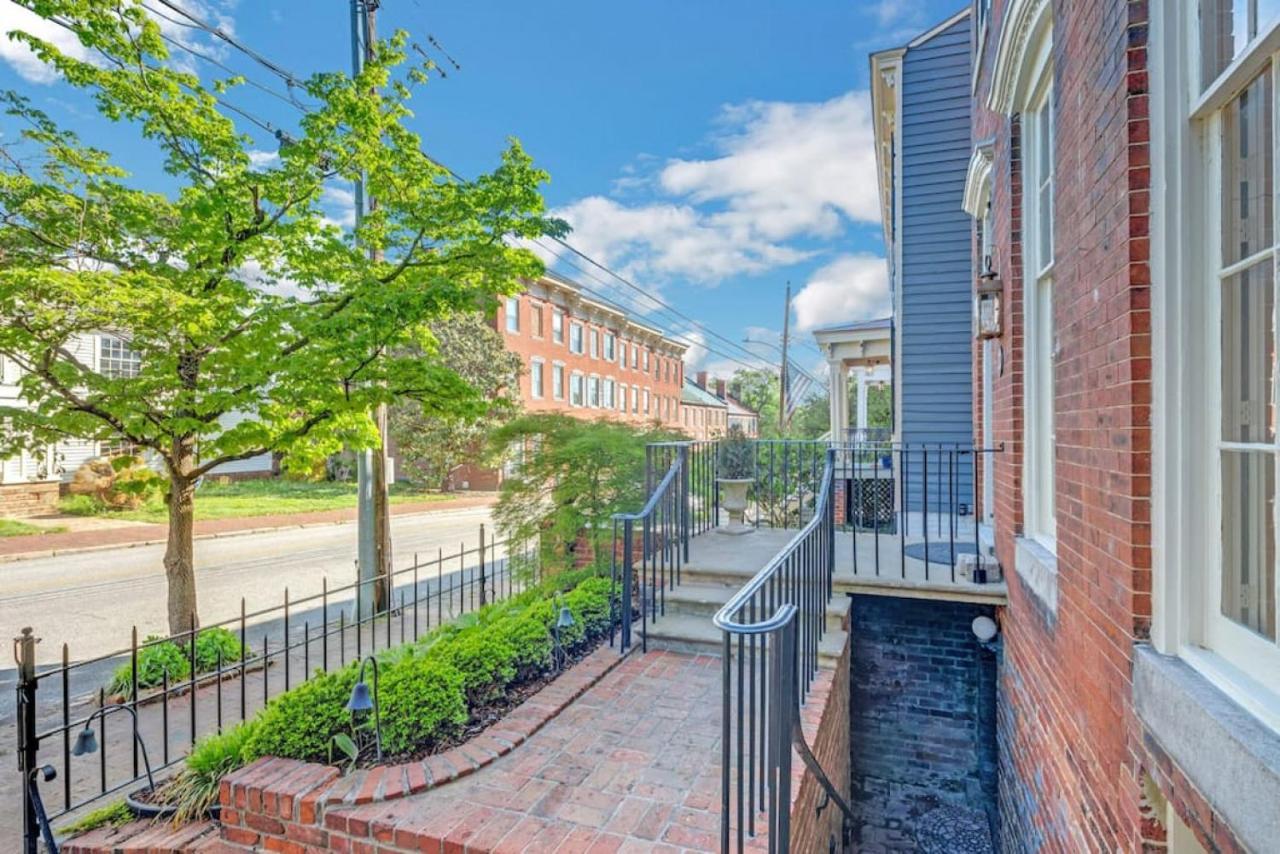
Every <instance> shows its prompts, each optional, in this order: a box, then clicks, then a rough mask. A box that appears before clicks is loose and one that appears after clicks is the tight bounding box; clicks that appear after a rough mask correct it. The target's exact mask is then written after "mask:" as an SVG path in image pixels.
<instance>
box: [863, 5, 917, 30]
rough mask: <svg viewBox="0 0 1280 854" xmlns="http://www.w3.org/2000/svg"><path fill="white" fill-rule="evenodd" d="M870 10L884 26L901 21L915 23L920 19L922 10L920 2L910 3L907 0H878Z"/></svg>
mask: <svg viewBox="0 0 1280 854" xmlns="http://www.w3.org/2000/svg"><path fill="white" fill-rule="evenodd" d="M869 10H870V12H871V13H872V14H873V15H875V18H876V20H877V21H878V22H879V23H880V26H882V27H887V26H889V25H890V24H896V23H898V22H899V21H907V22H911V23H915V22H917V21H919V20H920V17H921V11H922V10H921V8H920V5H919V4H918V3H909V2H907V0H876V2H875V3H872V4H871V6H870V7H869Z"/></svg>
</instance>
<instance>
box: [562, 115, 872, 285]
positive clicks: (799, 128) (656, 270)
mask: <svg viewBox="0 0 1280 854" xmlns="http://www.w3.org/2000/svg"><path fill="white" fill-rule="evenodd" d="M716 127H717V132H716V134H715V136H714V137H713V138H712V144H713V145H714V147H715V150H716V155H715V156H712V157H708V158H703V159H674V160H670V161H667V162H666V163H665V164H664V165H662V166H661V167H660V168H658V169H657V171H656V172H651V173H645V172H644V171H643V170H644V167H645V166H647V165H648V163H649V162H650V161H651V160H652V158H651V157H648V156H645V157H644V158H640V159H638V161H637V162H638V163H639V168H638V167H637V166H636V165H635V164H629V165H628V166H626V167H624V169H623V175H622V177H620V178H619V179H618V180H617V181H616V182H615V183H614V187H613V192H614V196H615V198H607V197H605V196H588V197H586V198H582V199H578V200H577V201H575V202H573V203H571V204H569V205H566V206H564V207H562V208H561V209H559V210H557V211H555V212H554V213H555V214H556V215H557V216H560V217H562V218H564V219H565V220H566V221H567V222H568V223H569V224H570V225H571V226H573V229H574V232H573V235H572V237H571V240H572V241H573V243H574V244H575V245H576V246H578V247H579V248H580V249H582V250H583V251H584V252H586V253H587V254H588V255H592V256H593V257H597V258H599V259H601V260H602V261H603V262H604V263H606V264H608V265H610V266H612V267H614V268H616V269H619V270H620V271H621V272H624V273H625V274H628V275H632V276H639V277H643V278H644V279H645V280H646V281H647V282H658V283H663V282H671V281H689V282H694V283H698V284H704V285H715V284H718V283H719V282H720V281H722V280H724V279H727V278H730V277H733V276H737V275H753V274H759V273H763V272H766V271H768V270H771V269H775V268H777V267H782V266H787V265H790V264H795V263H797V262H799V261H803V260H805V259H806V258H809V257H812V255H813V253H812V252H811V251H809V250H808V249H807V248H801V247H799V246H797V245H795V244H794V241H796V240H800V239H812V238H826V239H829V238H831V237H834V236H837V235H839V234H840V233H841V232H842V231H843V230H844V228H845V226H846V225H847V224H848V223H849V222H865V223H877V222H879V216H880V208H879V202H878V199H877V197H876V180H875V154H874V147H873V146H874V143H873V138H872V137H873V128H872V122H871V114H870V100H869V97H868V95H867V93H866V92H864V91H853V92H848V93H846V94H844V95H840V96H838V97H835V98H832V99H830V100H828V101H821V102H815V103H789V102H766V101H751V102H747V103H745V104H739V105H731V106H726V107H724V108H723V109H722V110H721V112H720V115H719V116H718V118H717V119H716ZM646 190H647V191H651V192H652V193H653V197H652V198H650V199H649V200H647V201H636V202H631V201H630V199H629V198H628V200H626V201H622V200H619V199H618V198H616V197H617V196H627V197H631V196H632V195H634V194H636V193H637V192H639V191H646Z"/></svg>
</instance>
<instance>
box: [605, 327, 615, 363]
mask: <svg viewBox="0 0 1280 854" xmlns="http://www.w3.org/2000/svg"><path fill="white" fill-rule="evenodd" d="M616 340H617V339H615V338H614V337H613V333H612V332H606V333H605V334H604V358H605V361H606V362H612V361H613V359H614V350H615V342H616Z"/></svg>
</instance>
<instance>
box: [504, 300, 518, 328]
mask: <svg viewBox="0 0 1280 854" xmlns="http://www.w3.org/2000/svg"><path fill="white" fill-rule="evenodd" d="M506 315H507V331H508V332H510V333H511V334H513V335H514V334H515V333H517V332H519V331H520V297H507V310H506Z"/></svg>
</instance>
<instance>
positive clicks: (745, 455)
mask: <svg viewBox="0 0 1280 854" xmlns="http://www.w3.org/2000/svg"><path fill="white" fill-rule="evenodd" d="M755 476H756V446H755V443H753V442H752V441H751V440H750V439H748V438H747V434H746V433H744V432H742V428H741V427H738V426H737V425H734V426H733V427H730V428H729V435H727V436H725V437H724V438H723V439H721V440H720V445H719V447H718V448H717V449H716V477H718V478H722V479H727V480H746V479H749V478H753V477H755Z"/></svg>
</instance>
